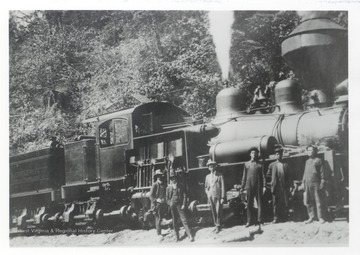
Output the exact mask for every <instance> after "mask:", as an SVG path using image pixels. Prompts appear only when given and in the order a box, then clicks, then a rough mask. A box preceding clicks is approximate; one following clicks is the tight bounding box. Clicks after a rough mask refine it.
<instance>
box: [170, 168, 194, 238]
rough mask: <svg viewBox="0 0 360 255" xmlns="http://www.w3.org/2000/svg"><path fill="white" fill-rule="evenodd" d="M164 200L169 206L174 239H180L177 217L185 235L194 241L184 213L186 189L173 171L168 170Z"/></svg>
mask: <svg viewBox="0 0 360 255" xmlns="http://www.w3.org/2000/svg"><path fill="white" fill-rule="evenodd" d="M166 202H167V203H168V205H169V206H170V211H171V216H172V221H173V226H174V231H175V235H176V241H179V240H180V236H179V225H178V219H179V217H180V220H181V222H182V224H183V226H184V228H185V231H186V233H187V236H188V237H189V238H190V241H191V242H193V241H194V237H193V235H192V233H191V230H190V227H189V224H188V220H187V217H186V214H185V208H186V191H185V187H184V186H183V183H178V177H177V176H176V174H175V173H174V171H171V172H170V185H169V186H168V187H167V188H166Z"/></svg>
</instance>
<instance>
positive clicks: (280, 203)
mask: <svg viewBox="0 0 360 255" xmlns="http://www.w3.org/2000/svg"><path fill="white" fill-rule="evenodd" d="M275 155H276V161H275V162H272V163H271V164H270V165H269V169H268V172H267V177H269V178H271V193H272V200H273V210H274V220H273V223H278V222H280V221H286V220H287V218H288V214H289V195H290V189H291V188H292V186H293V179H292V173H291V171H290V169H289V166H288V164H287V163H284V162H283V161H282V156H283V149H282V148H278V149H276V150H275Z"/></svg>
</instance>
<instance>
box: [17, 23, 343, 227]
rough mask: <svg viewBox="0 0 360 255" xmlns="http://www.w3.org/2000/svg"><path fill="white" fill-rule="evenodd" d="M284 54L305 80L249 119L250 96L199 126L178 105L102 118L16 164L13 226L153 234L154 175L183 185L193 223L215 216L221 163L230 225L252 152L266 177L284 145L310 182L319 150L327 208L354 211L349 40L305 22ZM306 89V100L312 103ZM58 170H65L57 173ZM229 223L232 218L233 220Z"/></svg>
mask: <svg viewBox="0 0 360 255" xmlns="http://www.w3.org/2000/svg"><path fill="white" fill-rule="evenodd" d="M282 54H283V57H284V58H285V60H286V61H287V63H288V64H289V66H290V67H291V68H292V69H293V70H294V72H295V73H296V75H297V76H298V77H299V78H300V80H301V85H300V82H299V81H297V80H283V81H280V82H279V83H277V85H276V86H275V89H274V91H273V93H274V99H275V100H274V101H275V103H274V104H273V105H270V106H267V111H265V113H264V111H260V109H259V110H257V109H254V111H256V113H255V114H249V113H248V111H247V110H246V105H245V99H244V98H245V95H246V94H245V92H244V91H242V90H240V89H237V88H227V89H224V90H222V91H220V93H219V94H218V95H217V98H216V116H215V117H214V118H213V119H212V120H211V121H210V122H207V123H200V124H196V125H195V124H194V123H193V122H192V121H191V118H190V116H189V114H187V113H186V112H184V111H183V110H181V109H180V108H178V107H176V106H173V105H171V104H169V103H160V102H151V103H144V104H141V105H138V106H136V107H134V108H131V109H127V110H123V111H118V112H114V113H109V114H106V115H101V116H98V117H96V118H92V119H89V120H86V121H85V122H95V123H96V127H95V128H96V132H95V136H94V137H90V136H83V137H79V138H78V140H77V141H74V142H72V143H68V144H66V145H65V147H64V149H56V150H52V149H44V150H41V151H37V152H32V153H28V154H24V155H19V156H15V157H11V158H10V210H11V212H10V214H11V226H14V225H16V226H17V227H18V228H26V227H29V226H33V225H35V226H39V227H40V226H41V227H51V226H79V225H85V226H88V225H98V226H101V225H104V224H110V225H112V226H113V225H114V224H118V223H119V222H121V223H122V224H126V225H127V226H128V227H151V226H153V225H154V222H153V219H154V216H153V213H152V211H151V209H150V200H149V191H150V188H151V186H152V184H153V182H154V173H155V171H156V170H161V171H163V172H164V173H165V174H167V176H169V172H170V171H174V172H176V173H177V174H179V175H181V178H182V179H183V180H184V182H185V183H186V186H187V189H188V204H189V206H188V209H189V211H190V212H192V214H193V216H194V217H198V216H204V215H206V214H208V213H209V205H208V203H207V198H206V195H205V189H204V181H205V176H206V175H207V174H208V170H207V168H206V167H205V164H204V162H206V160H207V159H209V158H211V159H213V160H215V161H216V162H218V163H219V165H220V169H221V171H222V172H223V175H224V179H225V186H226V190H227V202H226V204H225V205H224V209H225V211H227V212H228V213H227V214H226V215H227V216H229V217H232V216H239V215H241V214H242V213H243V212H244V203H243V198H242V194H241V192H240V190H239V189H238V188H237V187H238V184H240V180H241V177H242V171H243V165H244V163H245V162H246V161H247V160H248V156H249V155H248V153H247V152H248V149H249V148H250V147H257V148H258V149H259V151H260V156H261V158H262V162H263V164H264V166H265V169H266V167H267V166H268V164H269V163H270V162H271V161H272V160H273V154H274V148H275V147H276V146H279V145H281V146H282V147H283V148H284V151H285V154H284V156H285V158H284V159H285V160H286V161H287V162H288V163H289V165H291V167H292V168H293V171H294V173H295V180H296V181H295V182H296V184H299V183H300V181H301V179H302V174H303V169H304V164H305V160H306V159H307V157H306V155H305V153H304V152H305V148H306V146H308V145H310V144H315V145H318V146H319V148H320V149H319V156H320V157H322V159H323V160H324V163H325V164H324V165H325V168H326V173H327V179H328V185H327V186H328V190H327V191H328V201H327V202H328V206H329V208H331V209H333V211H334V213H335V216H336V214H337V213H339V215H340V212H342V210H343V209H344V208H347V204H348V188H347V187H348V91H347V86H348V82H347V70H348V66H347V31H346V30H345V29H344V28H342V27H341V26H339V25H337V24H336V23H334V22H332V21H331V20H329V19H325V18H317V19H310V20H305V21H303V22H302V23H300V25H299V26H298V27H297V28H296V29H295V30H294V31H293V32H292V33H291V34H290V35H289V36H288V37H287V38H286V39H285V40H284V41H283V42H282ZM304 89H306V91H307V94H306V95H307V99H308V100H306V101H305V100H304V95H305V94H304ZM54 162H56V163H54ZM227 216H226V217H227Z"/></svg>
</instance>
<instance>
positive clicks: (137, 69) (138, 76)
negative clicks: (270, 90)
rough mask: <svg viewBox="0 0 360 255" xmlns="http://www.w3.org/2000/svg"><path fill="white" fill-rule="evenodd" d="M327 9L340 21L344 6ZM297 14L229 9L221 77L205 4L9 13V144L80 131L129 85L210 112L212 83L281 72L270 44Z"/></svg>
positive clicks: (116, 105)
mask: <svg viewBox="0 0 360 255" xmlns="http://www.w3.org/2000/svg"><path fill="white" fill-rule="evenodd" d="M333 17H334V19H337V21H339V22H340V23H342V24H344V25H345V26H346V25H347V15H346V13H334V14H333ZM297 22H299V18H298V16H297V15H296V13H295V12H236V13H235V22H234V25H233V30H234V33H233V38H232V48H231V58H232V59H231V64H232V67H233V74H232V75H231V78H230V79H229V81H222V80H221V70H220V68H219V65H218V63H217V61H216V54H215V50H214V48H215V47H214V44H213V41H212V36H211V35H210V34H209V29H208V26H209V21H208V15H207V12H205V11H34V12H27V13H21V12H16V11H15V12H11V13H10V20H9V31H10V42H9V45H10V47H9V53H10V74H9V75H10V87H9V92H10V94H9V96H10V151H11V153H12V154H16V153H21V152H26V151H30V150H34V149H38V148H41V147H44V146H46V145H48V144H49V137H50V136H54V135H57V136H59V137H61V138H62V139H64V140H70V139H72V138H73V137H74V136H75V135H78V134H81V133H89V132H91V127H88V126H83V125H81V124H79V123H80V122H81V120H83V119H85V118H88V117H92V116H95V115H98V114H102V113H106V112H109V111H113V110H117V109H123V108H128V107H131V106H134V105H135V104H138V103H139V102H138V101H137V100H136V99H135V98H134V97H133V96H132V95H134V94H142V95H146V96H147V97H148V98H150V99H151V100H158V101H169V102H172V103H174V104H176V105H178V106H180V107H181V108H183V109H184V110H186V111H188V112H189V113H190V114H191V115H192V116H193V118H194V119H202V118H204V117H211V116H212V115H214V114H215V97H216V94H217V93H218V91H219V90H221V89H222V88H224V87H226V86H235V87H244V88H246V89H247V90H248V91H249V93H252V91H253V90H254V86H256V85H258V84H266V83H268V82H269V81H272V80H275V81H278V80H280V79H283V78H284V77H287V76H289V75H291V72H290V70H289V69H288V68H287V67H286V65H285V63H284V62H283V60H282V58H281V52H280V43H281V40H283V39H284V37H285V36H286V35H287V34H288V33H289V32H290V31H291V30H292V29H293V27H294V26H295V25H296V24H297Z"/></svg>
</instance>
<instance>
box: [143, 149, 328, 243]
mask: <svg viewBox="0 0 360 255" xmlns="http://www.w3.org/2000/svg"><path fill="white" fill-rule="evenodd" d="M306 151H307V154H308V156H309V159H308V160H307V161H306V163H305V169H304V175H303V179H302V187H301V188H302V189H303V190H304V204H305V205H306V207H307V211H308V215H309V219H308V220H306V221H305V224H309V223H311V222H313V221H315V220H318V221H319V222H320V223H324V222H325V219H324V212H325V209H324V186H325V177H324V170H323V163H322V160H321V159H320V158H319V157H317V147H315V146H308V147H307V148H306ZM249 155H250V161H248V162H246V163H245V164H244V171H243V174H242V180H241V188H240V191H241V192H243V193H246V201H247V223H246V225H245V226H246V227H249V226H251V225H260V224H262V223H263V218H262V216H263V215H262V214H263V210H262V207H263V201H262V200H263V195H264V193H265V192H266V177H267V178H268V179H271V182H270V191H271V194H272V202H273V213H274V219H273V223H278V222H284V221H287V219H288V215H289V204H288V203H289V196H290V193H291V191H292V190H293V188H294V187H293V186H294V185H293V172H292V169H291V168H290V167H289V165H288V164H287V163H286V162H284V161H283V149H282V148H278V149H276V150H275V155H276V160H275V161H274V162H272V163H270V164H269V167H268V169H267V172H266V175H265V171H264V165H263V164H262V163H261V162H260V161H259V150H258V149H257V148H255V147H254V148H250V150H249ZM217 166H218V164H217V163H216V162H215V161H213V160H211V159H209V161H208V162H207V167H208V168H209V171H210V173H209V174H208V175H207V176H206V179H205V192H206V195H207V198H208V202H209V204H210V208H211V212H212V216H213V221H214V225H215V229H214V232H215V233H219V232H220V231H221V220H222V207H223V204H224V202H225V200H226V196H225V195H226V192H225V184H224V177H223V175H222V173H221V172H219V171H218V168H217ZM156 176H157V181H156V182H155V183H154V185H153V186H152V189H151V192H150V193H151V194H150V199H151V201H152V206H153V211H154V212H155V218H156V229H157V234H158V235H161V228H160V220H161V218H162V211H163V209H162V208H161V207H163V206H164V205H166V202H167V204H168V205H169V206H170V211H171V215H172V218H173V226H174V230H175V233H176V238H177V240H179V226H178V217H180V220H181V222H182V224H183V226H184V228H185V231H186V233H187V235H188V236H189V238H190V240H191V241H194V235H193V233H192V232H191V229H190V227H189V224H188V220H187V216H186V213H185V208H186V191H185V189H184V187H183V185H182V184H180V183H178V178H177V176H176V175H174V174H170V185H169V186H168V187H166V182H165V181H164V180H163V179H162V178H163V176H162V173H161V171H160V170H159V171H157V172H156ZM255 200H256V204H257V215H256V216H257V217H255V215H254V213H255V211H256V210H255V209H254V201H255Z"/></svg>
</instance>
